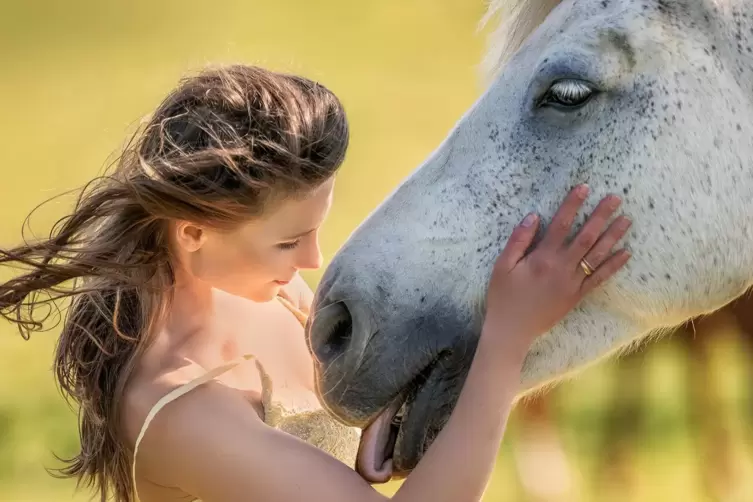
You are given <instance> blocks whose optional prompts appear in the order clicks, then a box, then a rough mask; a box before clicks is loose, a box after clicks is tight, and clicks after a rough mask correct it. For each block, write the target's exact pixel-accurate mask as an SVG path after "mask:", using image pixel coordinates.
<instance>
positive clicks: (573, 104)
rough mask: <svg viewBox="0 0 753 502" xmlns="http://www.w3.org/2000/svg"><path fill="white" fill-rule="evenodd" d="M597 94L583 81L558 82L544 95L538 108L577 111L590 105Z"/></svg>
mask: <svg viewBox="0 0 753 502" xmlns="http://www.w3.org/2000/svg"><path fill="white" fill-rule="evenodd" d="M595 94H596V92H595V91H594V89H593V87H591V86H590V85H588V84H587V83H586V82H583V81H582V80H558V81H557V82H555V83H553V84H552V86H551V87H550V88H549V89H548V90H547V91H546V93H544V96H543V97H542V98H541V99H540V100H539V103H538V106H552V107H555V108H560V109H565V110H567V109H576V108H580V107H581V106H583V105H585V104H586V103H588V101H589V100H590V99H591V98H592V97H593V96H594V95H595Z"/></svg>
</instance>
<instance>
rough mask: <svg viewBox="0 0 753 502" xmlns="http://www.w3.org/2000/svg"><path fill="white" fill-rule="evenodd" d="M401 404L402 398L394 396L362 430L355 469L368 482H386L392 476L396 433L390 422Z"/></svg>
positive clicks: (402, 402) (395, 428)
mask: <svg viewBox="0 0 753 502" xmlns="http://www.w3.org/2000/svg"><path fill="white" fill-rule="evenodd" d="M403 404H404V400H403V398H396V399H395V400H394V401H393V402H392V403H391V404H390V405H389V406H388V407H387V408H385V410H384V411H382V412H381V413H380V414H379V415H378V416H377V418H376V419H375V420H374V421H373V422H372V423H371V424H369V426H367V427H366V428H365V429H364V430H363V434H362V435H361V444H360V445H359V447H358V458H357V460H356V470H357V471H358V473H359V474H360V475H361V476H362V477H363V478H364V479H366V480H367V481H368V482H370V483H386V482H387V481H389V480H390V479H391V478H392V474H393V464H392V455H393V453H394V448H395V440H396V438H397V433H398V431H397V427H395V426H394V425H393V423H392V422H393V419H394V418H395V415H397V413H398V411H399V410H400V408H401V407H402V406H403Z"/></svg>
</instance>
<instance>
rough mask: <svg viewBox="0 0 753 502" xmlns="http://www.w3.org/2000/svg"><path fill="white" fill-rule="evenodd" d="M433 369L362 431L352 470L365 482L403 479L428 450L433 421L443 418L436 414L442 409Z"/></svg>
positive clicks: (425, 372) (436, 372)
mask: <svg viewBox="0 0 753 502" xmlns="http://www.w3.org/2000/svg"><path fill="white" fill-rule="evenodd" d="M436 369H437V366H436V364H431V365H430V366H429V367H428V368H426V369H425V370H424V371H423V372H422V373H421V375H420V376H419V377H418V378H417V380H418V381H417V382H416V383H414V384H413V385H411V386H410V387H409V388H408V389H406V390H404V391H403V392H401V393H400V394H399V395H398V396H397V397H396V398H395V399H394V400H393V401H392V402H391V403H390V404H389V405H388V406H387V407H386V408H385V409H384V410H383V411H382V412H381V413H380V414H379V415H378V416H377V418H376V419H374V420H373V421H372V422H371V423H370V424H369V425H368V426H367V427H366V428H364V430H363V433H362V435H361V444H360V446H359V449H358V458H357V462H356V470H357V471H358V473H359V474H360V475H361V476H362V477H363V478H364V479H366V480H367V481H368V482H370V483H386V482H387V481H390V480H391V479H400V478H404V477H405V476H407V475H408V474H409V473H410V472H411V471H412V470H413V468H414V467H415V465H416V464H417V463H418V461H419V460H420V459H421V457H422V455H423V453H424V452H425V450H426V449H427V448H428V446H429V443H430V440H429V437H436V432H438V427H437V422H438V421H440V422H441V421H442V419H443V418H445V417H443V416H442V412H441V411H440V410H442V408H443V407H442V406H437V405H438V404H440V403H438V402H437V400H436V399H437V397H438V396H437V395H436V393H437V391H440V389H441V388H442V386H438V385H435V384H436V383H437V379H438V378H439V372H438V371H435V370H436ZM419 382H420V383H419ZM440 399H441V398H440ZM441 404H447V403H441ZM442 411H443V410H442ZM432 432H434V434H432Z"/></svg>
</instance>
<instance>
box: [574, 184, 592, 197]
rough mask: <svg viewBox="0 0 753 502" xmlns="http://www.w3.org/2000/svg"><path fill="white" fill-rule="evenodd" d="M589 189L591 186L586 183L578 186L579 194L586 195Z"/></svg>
mask: <svg viewBox="0 0 753 502" xmlns="http://www.w3.org/2000/svg"><path fill="white" fill-rule="evenodd" d="M589 190H590V187H589V186H588V185H587V184H586V183H583V184H582V185H580V186H578V190H577V193H578V196H580V197H585V196H586V195H588V191H589Z"/></svg>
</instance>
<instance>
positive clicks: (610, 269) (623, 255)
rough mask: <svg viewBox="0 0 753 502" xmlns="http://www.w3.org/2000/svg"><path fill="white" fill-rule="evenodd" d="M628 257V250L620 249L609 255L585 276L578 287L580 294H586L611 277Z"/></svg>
mask: <svg viewBox="0 0 753 502" xmlns="http://www.w3.org/2000/svg"><path fill="white" fill-rule="evenodd" d="M629 259H630V252H628V250H626V249H620V250H619V251H617V252H616V253H613V254H612V255H611V256H609V257H608V258H607V259H606V261H605V262H604V263H602V264H601V266H600V267H598V268H597V269H596V270H595V271H594V272H593V273H592V274H591V275H589V276H587V277H586V278H585V280H584V281H583V284H582V286H581V288H580V290H581V295H586V294H588V293H590V292H591V291H592V290H594V289H596V288H597V287H598V286H600V285H601V284H602V283H603V282H604V281H606V280H607V279H609V278H610V277H612V275H614V274H615V273H616V272H617V271H618V270H620V269H621V268H622V267H623V265H625V264H626V263H627V261H628V260H629Z"/></svg>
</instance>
